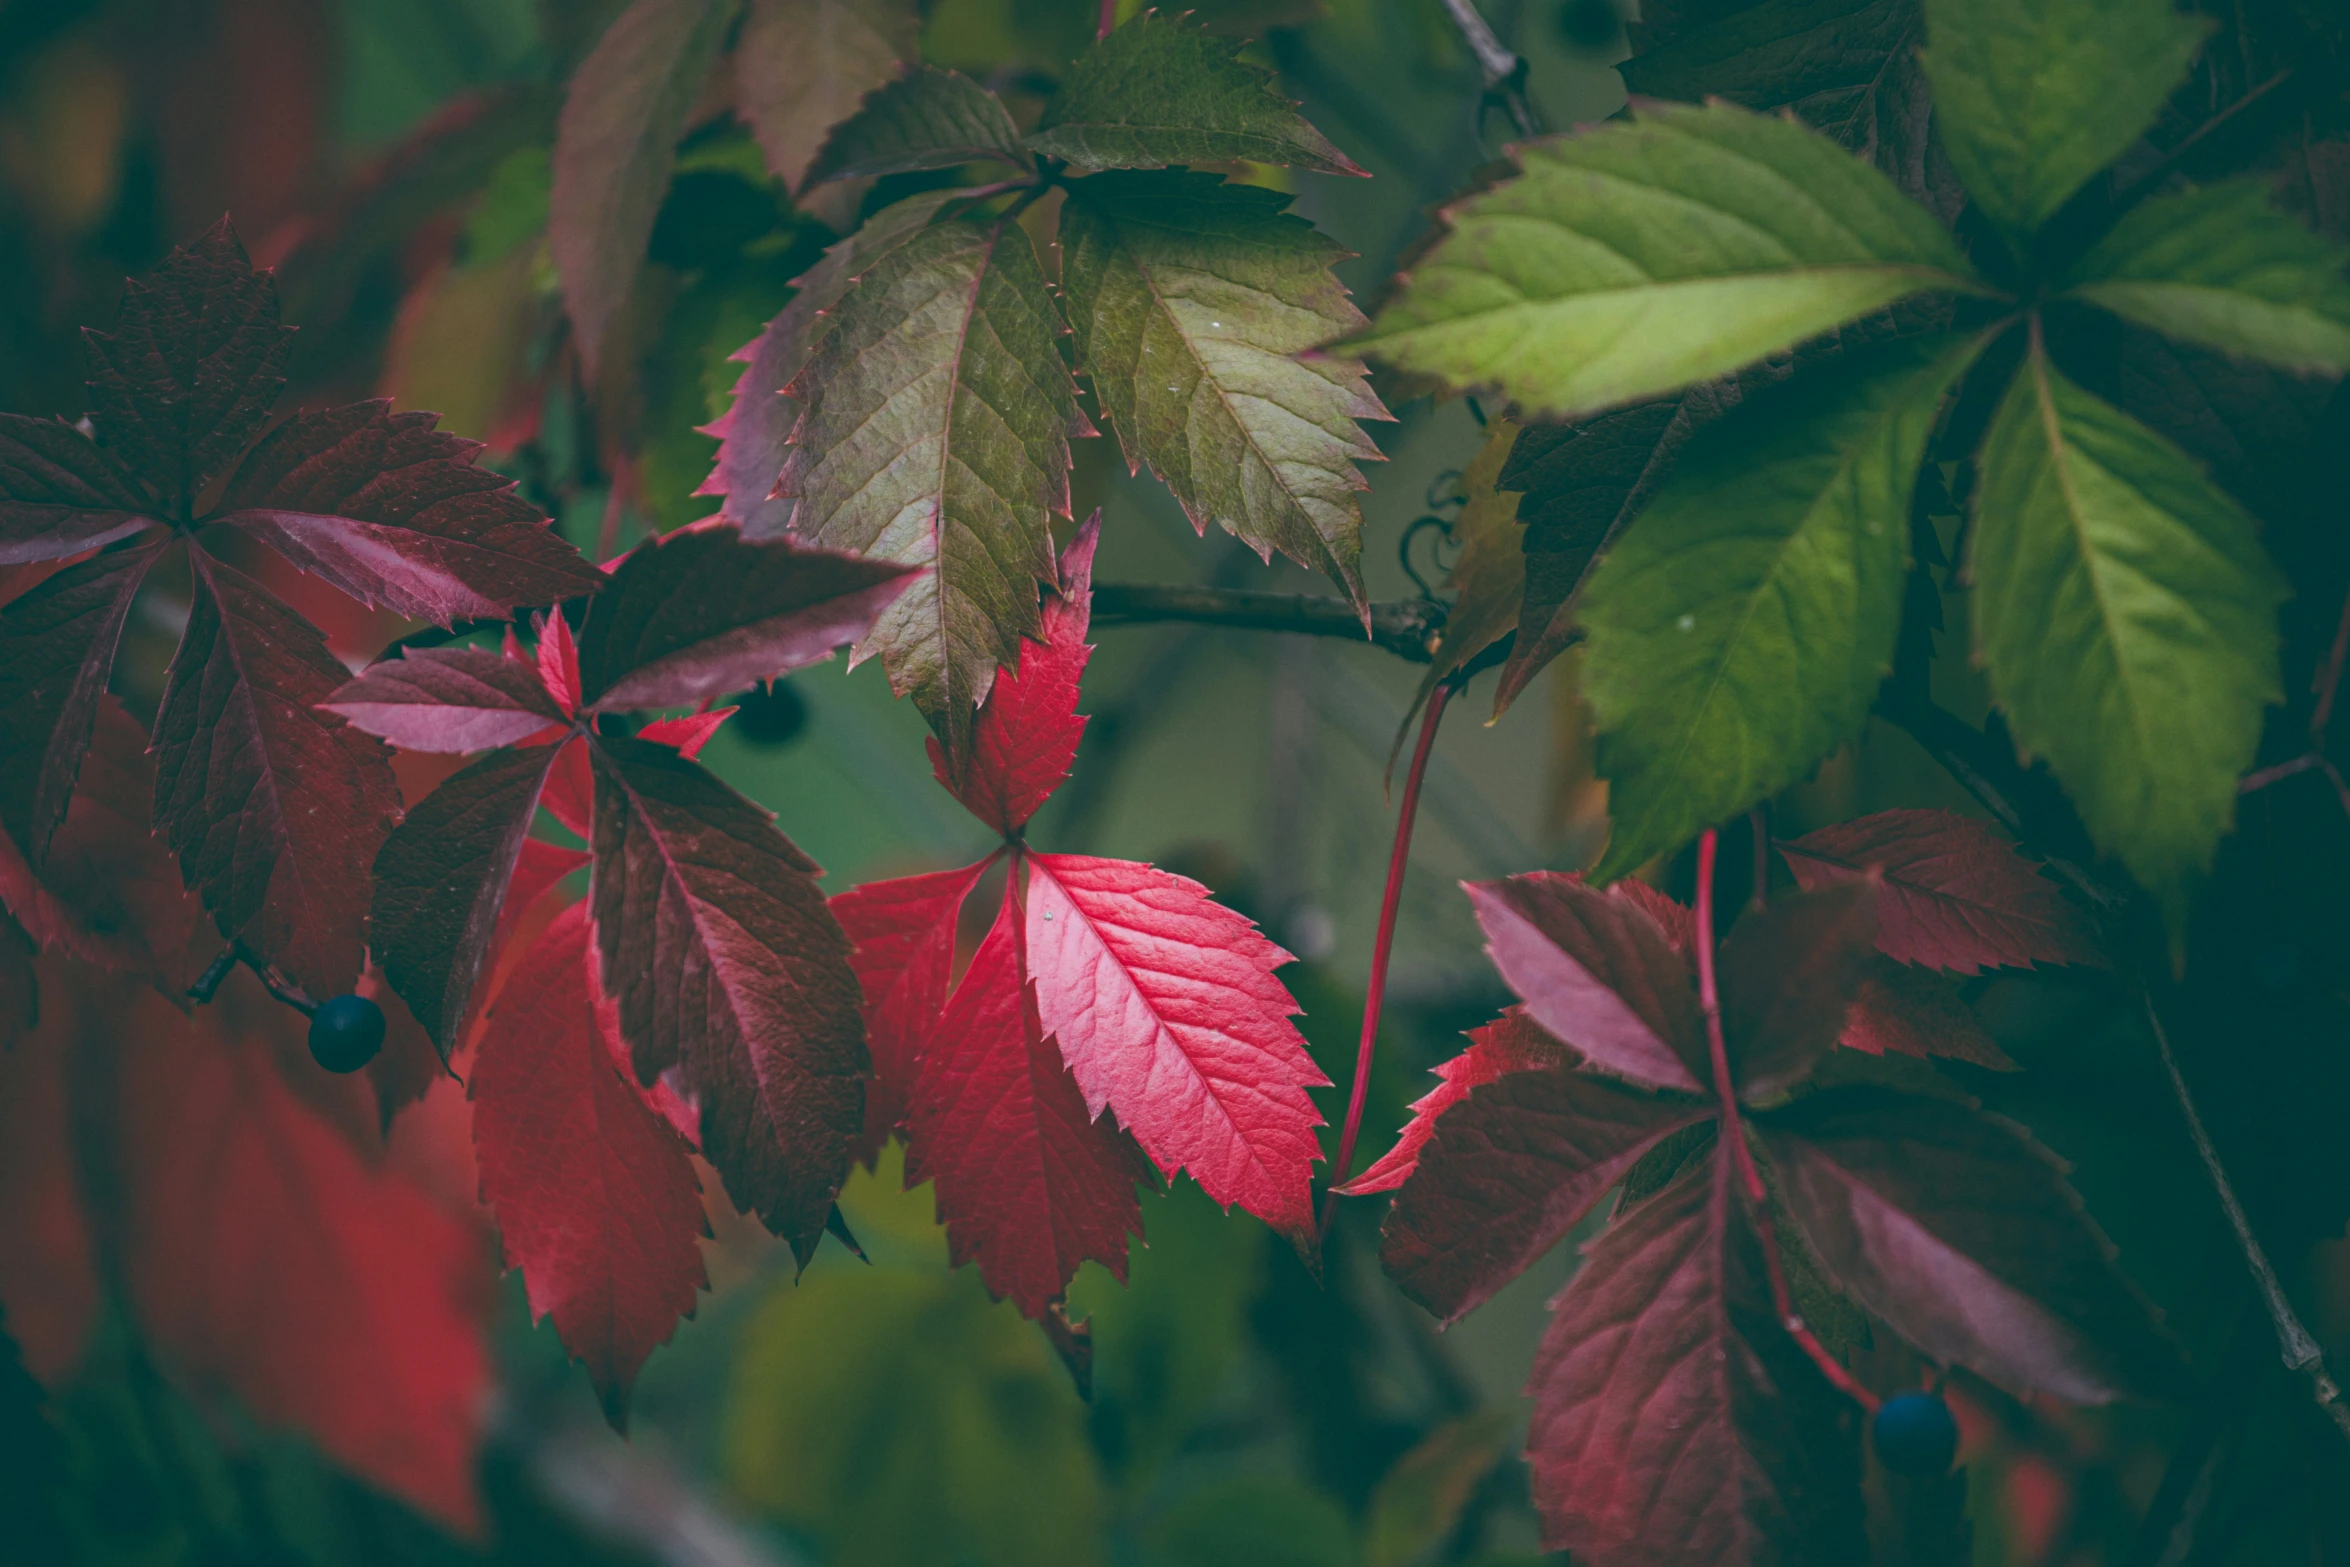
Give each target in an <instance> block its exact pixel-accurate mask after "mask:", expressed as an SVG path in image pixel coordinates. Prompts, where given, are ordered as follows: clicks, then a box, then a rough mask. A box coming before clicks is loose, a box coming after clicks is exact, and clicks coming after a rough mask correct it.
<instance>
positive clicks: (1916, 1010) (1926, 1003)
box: [1842, 953, 2016, 1072]
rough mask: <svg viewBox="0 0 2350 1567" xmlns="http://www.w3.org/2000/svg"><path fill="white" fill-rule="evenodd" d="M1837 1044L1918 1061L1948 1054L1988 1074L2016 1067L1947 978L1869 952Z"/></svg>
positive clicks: (1873, 1053) (1880, 954) (1874, 1053)
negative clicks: (1841, 1037)
mask: <svg viewBox="0 0 2350 1567" xmlns="http://www.w3.org/2000/svg"><path fill="white" fill-rule="evenodd" d="M1842 1043H1843V1044H1844V1045H1845V1047H1846V1048H1848V1049H1852V1050H1861V1051H1866V1052H1867V1053H1868V1054H1870V1055H1873V1056H1881V1055H1883V1054H1884V1053H1885V1052H1886V1051H1888V1050H1890V1051H1893V1052H1895V1053H1896V1054H1899V1055H1905V1056H1916V1057H1918V1058H1920V1059H1921V1060H1922V1059H1924V1058H1925V1057H1927V1056H1948V1057H1950V1058H1951V1059H1952V1060H1954V1061H1965V1062H1968V1063H1970V1064H1972V1065H1974V1066H1980V1067H1988V1068H1989V1069H1990V1070H1992V1071H1994V1072H2012V1071H2014V1070H2015V1069H2016V1064H2015V1062H2013V1061H2012V1060H2010V1059H2009V1058H2008V1054H2007V1052H2006V1051H2004V1050H2002V1049H2000V1048H1999V1045H1998V1042H1997V1041H1996V1040H1994V1039H1992V1037H1991V1036H1990V1035H1989V1034H1988V1033H1986V1032H1984V1030H1983V1025H1982V1023H1981V1022H1980V1021H1978V1020H1977V1019H1976V1017H1975V1009H1974V1008H1973V1007H1970V1006H1968V1005H1967V1004H1966V1001H1965V998H1963V997H1962V996H1960V995H1959V993H1958V991H1957V989H1956V987H1954V986H1953V985H1952V984H1951V983H1950V981H1949V980H1947V979H1944V978H1943V977H1942V976H1941V975H1939V974H1937V973H1935V972H1934V971H1933V970H1931V969H1922V968H1912V967H1911V966H1910V965H1908V964H1906V963H1896V962H1894V961H1893V960H1892V959H1891V958H1889V957H1886V956H1884V955H1883V954H1882V953H1875V954H1872V955H1871V957H1870V961H1869V964H1868V967H1867V968H1866V970H1864V971H1863V973H1862V975H1861V981H1860V988H1859V989H1858V990H1855V991H1854V992H1853V993H1852V1005H1851V1007H1850V1008H1849V1009H1848V1010H1847V1011H1846V1012H1845V1014H1844V1037H1843V1040H1842Z"/></svg>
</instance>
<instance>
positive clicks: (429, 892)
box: [369, 746, 555, 1061]
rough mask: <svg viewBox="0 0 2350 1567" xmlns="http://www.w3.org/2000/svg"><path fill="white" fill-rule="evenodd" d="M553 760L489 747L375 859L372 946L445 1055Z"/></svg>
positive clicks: (537, 751)
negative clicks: (487, 750) (492, 749)
mask: <svg viewBox="0 0 2350 1567" xmlns="http://www.w3.org/2000/svg"><path fill="white" fill-rule="evenodd" d="M554 760H555V752H554V750H553V749H552V748H551V747H545V746H540V747H535V748H533V749H530V750H501V751H492V752H491V753H490V754H489V755H487V756H485V757H483V758H481V759H480V760H479V761H477V762H475V763H473V764H472V765H471V766H469V767H467V768H466V769H465V770H464V771H462V772H460V773H457V774H456V775H455V776H453V777H451V778H448V779H446V780H444V781H443V782H442V784H441V786H440V787H439V788H437V789H435V790H433V792H432V793H430V794H428V795H426V796H425V797H424V798H423V799H422V800H421V801H419V802H418V803H417V804H416V806H415V808H414V809H412V810H410V811H409V813H408V817H407V820H405V821H403V822H401V823H400V825H399V826H398V827H396V828H394V829H393V830H392V835H391V836H390V837H389V838H386V839H385V840H384V846H383V849H382V852H380V853H378V854H377V855H376V857H375V901H374V904H373V906H372V908H371V910H370V923H371V927H372V928H371V931H370V938H369V939H370V943H371V944H372V945H373V947H374V948H375V955H376V960H377V961H378V962H380V963H381V964H382V965H383V971H384V978H385V979H387V980H388V981H390V983H391V987H392V989H393V990H394V991H395V992H396V993H397V994H398V995H399V997H400V999H401V1000H402V1001H405V1002H407V1003H408V1010H409V1011H411V1012H413V1013H415V1014H416V1020H417V1021H418V1022H419V1023H422V1024H423V1025H424V1031H425V1032H426V1033H427V1034H429V1035H431V1036H432V1042H433V1044H434V1045H435V1046H437V1047H438V1048H439V1050H440V1053H441V1059H442V1060H444V1061H445V1060H447V1059H448V1058H449V1057H450V1056H451V1055H452V1054H454V1053H455V1052H456V1050H457V1047H458V1046H459V1045H460V1044H462V1043H463V1042H464V1039H465V1023H466V1019H467V1018H468V1017H469V1016H471V1014H472V1011H473V1000H474V993H475V991H476V990H477V989H479V987H480V984H481V977H482V974H483V971H484V969H485V968H486V967H487V965H488V962H489V959H490V953H491V945H490V944H491V941H492V940H493V938H494V937H495V936H496V934H497V930H498V924H499V915H500V911H501V910H503V909H504V907H505V904H506V896H507V887H508V885H509V884H510V883H511V882H512V881H513V879H514V869H515V866H516V864H517V863H518V862H519V861H520V860H521V858H522V845H523V840H524V839H525V838H526V837H528V835H529V833H530V822H531V817H532V816H533V815H535V814H536V813H537V811H538V803H539V791H540V789H541V788H542V787H543V786H544V785H545V783H546V781H547V771H548V769H549V768H550V767H551V766H552V765H553V764H554Z"/></svg>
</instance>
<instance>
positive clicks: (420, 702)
mask: <svg viewBox="0 0 2350 1567" xmlns="http://www.w3.org/2000/svg"><path fill="white" fill-rule="evenodd" d="M320 705H321V706H323V707H324V708H325V709H326V710H327V711H328V712H330V713H339V714H341V715H342V716H343V717H344V718H347V719H349V720H350V721H351V724H352V726H353V727H354V728H358V729H364V730H366V731H367V732H368V733H369V734H371V735H377V736H380V737H381V738H383V739H386V740H389V741H391V742H392V744H394V745H396V746H398V747H399V748H400V749H401V750H403V751H427V752H439V753H442V754H444V755H463V754H465V753H467V752H471V751H487V750H491V749H493V748H495V747H497V746H501V745H521V744H524V743H525V742H527V741H530V740H534V739H537V738H539V737H540V736H543V735H549V734H561V733H562V732H563V731H564V730H566V729H568V728H569V727H570V726H571V720H570V719H569V717H567V716H566V715H565V713H564V712H563V710H562V709H561V708H560V707H558V706H556V705H555V699H554V698H553V697H551V696H549V695H548V694H547V688H546V685H545V683H544V682H543V681H541V680H540V679H539V676H538V671H537V670H535V669H533V668H532V667H531V666H530V665H528V664H525V663H520V662H517V661H516V660H514V659H511V658H507V657H506V656H505V655H503V654H501V653H493V652H491V651H490V650H489V649H488V648H477V647H436V648H410V649H408V650H407V652H406V653H404V654H403V655H402V656H401V657H399V658H387V659H385V660H384V661H383V662H382V663H380V664H372V665H370V666H368V668H367V669H365V670H364V671H362V672H361V673H360V674H359V676H358V677H357V678H355V679H354V680H352V681H351V682H350V683H349V684H348V685H346V686H344V687H342V688H341V689H340V690H338V691H336V692H335V694H334V695H333V696H332V697H330V698H329V699H328V700H327V701H325V702H323V703H321V704H320Z"/></svg>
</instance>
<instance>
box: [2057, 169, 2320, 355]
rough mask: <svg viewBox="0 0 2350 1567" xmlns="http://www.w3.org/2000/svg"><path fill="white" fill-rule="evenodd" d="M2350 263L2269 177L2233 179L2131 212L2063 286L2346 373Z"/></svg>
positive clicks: (2180, 332) (2135, 314)
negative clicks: (2271, 193)
mask: <svg viewBox="0 0 2350 1567" xmlns="http://www.w3.org/2000/svg"><path fill="white" fill-rule="evenodd" d="M2346 263H2350V246H2344V245H2342V244H2340V243H2339V242H2337V241H2335V240H2331V239H2326V238H2322V237H2320V236H2319V235H2317V234H2314V233H2312V232H2311V231H2310V230H2309V229H2307V228H2305V227H2303V226H2302V224H2301V223H2299V222H2298V221H2296V220H2295V219H2294V218H2292V217H2290V216H2288V215H2287V214H2285V213H2283V212H2280V211H2278V210H2277V208H2276V207H2275V206H2274V205H2272V204H2271V203H2270V201H2269V198H2268V190H2267V187H2266V185H2265V183H2264V182H2263V181H2260V180H2257V179H2239V180H2229V181H2227V182H2226V183H2224V184H2220V185H2212V186H2209V187H2207V188H2205V189H2203V190H2192V191H2181V192H2179V193H2178V194H2176V195H2171V196H2158V197H2156V198H2155V199H2154V200H2152V201H2149V202H2147V203H2146V204H2145V205H2144V206H2142V207H2139V208H2138V209H2136V210H2135V211H2133V212H2131V213H2130V214H2129V215H2128V216H2127V217H2125V218H2123V219H2122V220H2121V222H2120V223H2118V224H2116V225H2115V226H2114V230H2113V232H2112V233H2111V234H2108V235H2107V236H2106V237H2105V239H2104V241H2103V242H2102V243H2100V244H2099V245H2098V246H2097V248H2096V249H2094V250H2092V251H2090V252H2089V254H2088V255H2086V256H2083V257H2082V258H2081V260H2080V263H2079V264H2078V265H2077V266H2075V267H2074V268H2073V270H2072V274H2071V276H2070V277H2069V278H2068V279H2067V280H2066V282H2067V288H2066V292H2067V293H2069V294H2070V295H2071V296H2072V297H2073V298H2075V299H2085V300H2087V301H2088V302H2089V303H2091V304H2093V305H2102V306H2104V307H2105V308H2106V309H2108V310H2110V311H2112V312H2113V313H2114V314H2115V315H2118V316H2127V317H2128V318H2129V319H2130V320H2132V321H2135V322H2137V323H2138V324H2139V325H2140V326H2147V327H2152V328H2153V329H2154V330H2155V331H2157V332H2162V333H2165V334H2167V335H2169V336H2171V337H2179V338H2185V339H2186V340H2187V341H2189V342H2191V343H2201V344H2203V345H2205V346H2206V347H2209V348H2217V349H2220V350H2223V351H2224V352H2227V353H2231V354H2243V355H2246V356H2248V357H2250V358H2253V359H2265V360H2267V361H2268V362H2269V363H2270V364H2274V365H2282V366H2284V367H2285V368H2287V369H2289V370H2297V371H2300V372H2302V373H2304V374H2309V373H2313V372H2318V371H2332V372H2334V373H2335V374H2337V375H2338V374H2340V373H2342V372H2343V371H2346V370H2350V279H2345V278H2344V277H2343V275H2342V269H2343V267H2344V265H2345V264H2346Z"/></svg>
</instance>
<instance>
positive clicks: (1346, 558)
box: [1061, 24, 1390, 607]
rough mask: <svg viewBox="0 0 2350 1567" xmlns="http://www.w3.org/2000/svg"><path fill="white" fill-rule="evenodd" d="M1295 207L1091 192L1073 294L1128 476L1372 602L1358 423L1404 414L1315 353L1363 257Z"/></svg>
mask: <svg viewBox="0 0 2350 1567" xmlns="http://www.w3.org/2000/svg"><path fill="white" fill-rule="evenodd" d="M1136 25H1141V24H1136ZM1153 25H1163V24H1153ZM1113 36H1116V35H1113ZM1288 205H1289V198H1288V197H1286V196H1283V195H1281V194H1279V193H1277V192H1274V191H1268V190H1262V189H1259V188H1258V187H1256V186H1253V185H1229V184H1226V183H1224V182H1223V181H1222V180H1220V179H1218V178H1217V177H1215V176H1214V175H1210V174H1193V173H1187V172H1182V171H1173V172H1166V173H1143V174H1104V175H1100V176H1098V177H1096V178H1093V179H1088V180H1080V181H1079V182H1077V184H1076V186H1075V187H1074V188H1073V189H1072V190H1071V191H1070V194H1069V200H1068V202H1067V204H1066V205H1065V206H1064V207H1063V208H1062V211H1061V253H1062V262H1061V286H1062V287H1063V289H1064V290H1066V292H1067V295H1068V300H1069V313H1070V319H1071V321H1072V323H1073V325H1074V326H1075V328H1076V334H1077V353H1078V358H1079V361H1080V362H1081V363H1082V364H1084V365H1085V367H1086V370H1087V373H1088V374H1089V375H1090V376H1091V377H1092V380H1093V385H1094V390H1095V391H1096V392H1097V393H1098V394H1099V395H1100V397H1101V400H1102V410H1103V412H1104V413H1106V414H1107V415H1108V416H1109V420H1110V424H1111V427H1112V428H1113V429H1115V430H1116V431H1117V434H1118V444H1119V447H1120V449H1121V450H1123V451H1124V452H1125V454H1126V466H1127V469H1128V471H1129V472H1131V471H1133V470H1134V469H1135V468H1137V467H1139V466H1140V465H1141V464H1144V463H1148V464H1149V465H1150V469H1151V472H1153V473H1155V474H1157V475H1158V476H1159V477H1160V478H1161V479H1163V480H1164V481H1166V484H1167V487H1168V488H1169V489H1170V490H1172V491H1173V492H1174V493H1175V498H1176V499H1177V500H1178V501H1180V502H1182V504H1183V510H1184V513H1185V515H1187V516H1189V517H1190V518H1191V522H1192V526H1193V527H1195V528H1197V529H1199V530H1200V531H1201V532H1202V533H1205V532H1206V531H1207V527H1208V524H1209V523H1210V522H1211V521H1212V522H1216V523H1219V524H1221V525H1222V526H1223V527H1224V529H1225V530H1226V531H1227V532H1229V533H1231V534H1232V535H1233V536H1234V537H1235V538H1238V539H1240V540H1241V541H1242V542H1243V543H1245V544H1247V545H1248V546H1249V547H1250V548H1252V549H1254V550H1255V551H1256V552H1257V553H1258V554H1259V555H1260V556H1263V557H1265V558H1267V559H1270V558H1271V557H1272V552H1273V551H1274V550H1279V551H1281V553H1282V554H1284V555H1287V556H1288V557H1289V558H1290V559H1291V560H1294V561H1296V562H1297V563H1298V564H1299V565H1301V566H1305V567H1307V568H1309V569H1314V570H1320V571H1324V572H1327V573H1329V575H1330V576H1331V578H1332V579H1333V580H1334V581H1336V582H1337V583H1338V585H1339V586H1340V587H1342V588H1344V589H1346V591H1347V594H1348V596H1349V597H1351V598H1352V599H1354V601H1355V603H1356V605H1357V606H1358V607H1359V606H1360V605H1361V604H1362V603H1363V601H1364V600H1363V583H1362V573H1361V571H1360V569H1359V566H1358V562H1359V561H1360V559H1361V556H1362V531H1363V513H1362V502H1361V501H1360V500H1359V499H1358V498H1357V497H1358V494H1359V492H1360V491H1362V490H1364V489H1366V488H1368V484H1367V482H1366V481H1365V480H1364V478H1363V476H1362V474H1361V473H1360V472H1359V471H1358V470H1357V469H1356V467H1355V464H1356V463H1357V462H1361V461H1376V460H1378V457H1379V449H1378V448H1377V447H1376V446H1373V445H1372V444H1371V441H1370V438H1369V437H1368V436H1366V435H1364V433H1363V431H1362V428H1361V426H1360V425H1358V424H1357V423H1356V421H1357V420H1361V419H1385V418H1388V417H1390V415H1389V414H1388V412H1387V410H1386V408H1385V407H1384V406H1382V405H1381V403H1380V401H1379V399H1378V398H1377V397H1376V396H1374V395H1373V394H1372V392H1371V389H1370V385H1369V382H1368V381H1367V379H1366V378H1365V376H1364V373H1363V366H1362V362H1361V361H1360V360H1356V359H1346V358H1334V357H1312V358H1308V357H1303V356H1304V352H1305V350H1307V349H1310V348H1313V347H1314V346H1315V345H1316V344H1319V343H1323V342H1326V341H1328V340H1329V339H1330V338H1332V337H1336V336H1339V335H1340V334H1342V333H1345V332H1348V331H1351V330H1353V329H1354V328H1356V327H1359V326H1361V325H1362V324H1363V315H1362V312H1361V311H1359V310H1357V309H1355V307H1354V304H1353V302H1352V301H1351V300H1349V299H1348V298H1347V294H1346V289H1345V288H1344V287H1343V286H1342V285H1341V284H1340V283H1339V281H1338V279H1337V278H1336V277H1335V276H1333V275H1332V273H1331V271H1330V268H1331V265H1332V263H1334V262H1337V261H1341V260H1344V259H1345V257H1346V254H1347V253H1346V252H1345V251H1343V250H1341V249H1340V248H1339V247H1338V246H1337V245H1336V244H1335V243H1334V242H1332V241H1331V240H1329V239H1328V238H1327V237H1325V236H1324V235H1323V234H1321V233H1320V232H1319V231H1318V230H1316V229H1315V228H1314V226H1313V225H1312V224H1310V223H1308V222H1306V221H1305V220H1304V219H1303V218H1299V217H1295V216H1292V215H1291V214H1289V213H1288V212H1286V211H1284V210H1283V209H1284V208H1286V207H1287V206H1288ZM1162 388H1163V390H1162Z"/></svg>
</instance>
